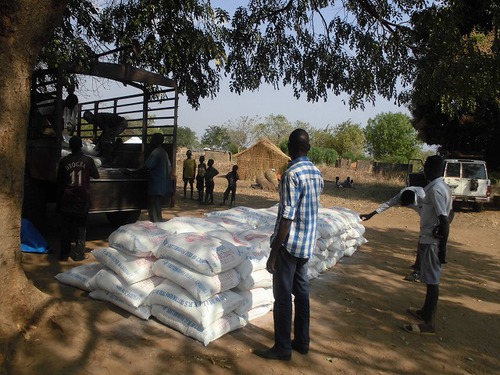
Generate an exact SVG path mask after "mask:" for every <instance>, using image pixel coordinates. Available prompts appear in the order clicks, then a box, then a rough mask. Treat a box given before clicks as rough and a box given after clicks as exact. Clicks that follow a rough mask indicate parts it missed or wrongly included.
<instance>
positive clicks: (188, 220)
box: [157, 216, 223, 234]
mask: <svg viewBox="0 0 500 375" xmlns="http://www.w3.org/2000/svg"><path fill="white" fill-rule="evenodd" d="M157 225H158V227H159V228H162V229H164V230H167V231H169V232H173V233H175V234H180V233H187V232H197V233H205V232H208V231H210V230H220V229H223V228H222V227H221V226H220V225H219V224H216V223H213V222H211V221H208V220H206V218H199V217H189V216H186V217H182V216H181V217H174V218H173V219H171V220H169V221H165V222H163V223H157Z"/></svg>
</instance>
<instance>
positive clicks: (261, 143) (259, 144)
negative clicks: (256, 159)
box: [234, 138, 290, 159]
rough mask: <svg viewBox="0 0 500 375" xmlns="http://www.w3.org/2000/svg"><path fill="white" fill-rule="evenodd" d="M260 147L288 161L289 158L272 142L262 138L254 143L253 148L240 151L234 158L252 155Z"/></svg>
mask: <svg viewBox="0 0 500 375" xmlns="http://www.w3.org/2000/svg"><path fill="white" fill-rule="evenodd" d="M261 147H263V148H266V149H269V151H271V152H273V153H276V154H277V155H279V156H280V157H283V158H285V159H290V157H289V156H288V155H287V154H285V153H284V152H283V151H281V149H280V148H279V147H278V146H276V145H275V144H274V143H273V142H271V141H270V140H269V139H267V138H264V139H262V140H260V141H259V142H257V143H255V144H254V145H253V146H250V147H249V148H247V149H246V150H243V151H241V152H240V153H238V154H236V155H234V156H235V157H240V156H243V155H245V154H246V153H252V152H253V151H255V149H258V148H261Z"/></svg>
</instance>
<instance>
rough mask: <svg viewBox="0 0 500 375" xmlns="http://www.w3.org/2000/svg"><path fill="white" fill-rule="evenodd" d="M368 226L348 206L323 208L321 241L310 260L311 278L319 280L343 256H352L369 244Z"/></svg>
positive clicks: (319, 225) (318, 240)
mask: <svg viewBox="0 0 500 375" xmlns="http://www.w3.org/2000/svg"><path fill="white" fill-rule="evenodd" d="M364 233H365V227H364V226H363V225H362V224H361V219H360V217H359V214H358V213H357V212H355V211H353V210H350V209H347V208H344V207H330V208H326V207H321V208H320V209H319V215H318V238H317V240H316V247H315V249H314V253H313V256H312V257H311V259H310V260H309V262H308V263H309V270H308V276H309V278H310V279H311V278H315V277H318V276H319V275H320V274H321V273H322V272H324V271H326V270H328V269H330V268H331V267H333V266H334V265H335V264H337V262H338V261H339V260H340V259H341V258H342V257H343V256H352V255H353V254H354V252H355V251H356V250H357V249H358V247H359V246H361V245H362V244H364V243H366V242H367V240H366V239H365V238H364V237H363V234H364Z"/></svg>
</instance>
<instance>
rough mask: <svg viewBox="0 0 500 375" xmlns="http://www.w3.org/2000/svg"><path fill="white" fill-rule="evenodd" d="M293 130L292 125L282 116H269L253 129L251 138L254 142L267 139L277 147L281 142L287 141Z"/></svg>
mask: <svg viewBox="0 0 500 375" xmlns="http://www.w3.org/2000/svg"><path fill="white" fill-rule="evenodd" d="M292 130H293V125H292V124H291V123H290V122H289V121H288V120H287V118H286V117H285V116H284V115H272V114H271V115H269V116H267V117H266V118H265V121H264V122H261V123H259V124H257V125H256V126H255V127H254V131H253V136H254V139H255V140H259V139H263V138H268V139H269V140H270V141H271V142H273V143H274V144H276V145H278V144H280V143H281V142H282V141H283V140H285V139H288V135H289V134H290V133H291V131H292Z"/></svg>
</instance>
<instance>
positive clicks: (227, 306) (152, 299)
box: [146, 280, 243, 327]
mask: <svg viewBox="0 0 500 375" xmlns="http://www.w3.org/2000/svg"><path fill="white" fill-rule="evenodd" d="M242 301H243V297H241V296H240V295H239V294H237V293H235V292H232V291H230V290H227V291H225V292H221V293H218V294H216V295H214V296H212V297H210V298H209V299H207V300H206V301H204V302H200V301H196V300H194V299H193V296H192V295H191V294H190V293H189V292H188V291H187V290H185V289H183V288H181V287H180V286H179V285H177V284H175V283H173V282H172V281H170V280H164V281H163V282H162V283H161V284H160V285H158V286H157V287H156V288H155V289H154V290H153V291H152V292H151V293H150V294H149V297H148V299H147V301H146V304H147V305H162V306H167V307H169V308H171V309H172V310H174V311H177V312H179V313H181V314H182V315H184V316H185V317H187V318H188V319H190V320H192V321H193V322H195V323H196V324H198V325H200V326H202V327H208V326H209V325H210V324H212V323H213V322H215V321H216V320H217V319H219V318H221V317H222V316H223V315H225V314H228V313H230V312H231V311H233V310H234V309H236V308H237V307H238V306H239V305H240V304H241V302H242Z"/></svg>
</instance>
